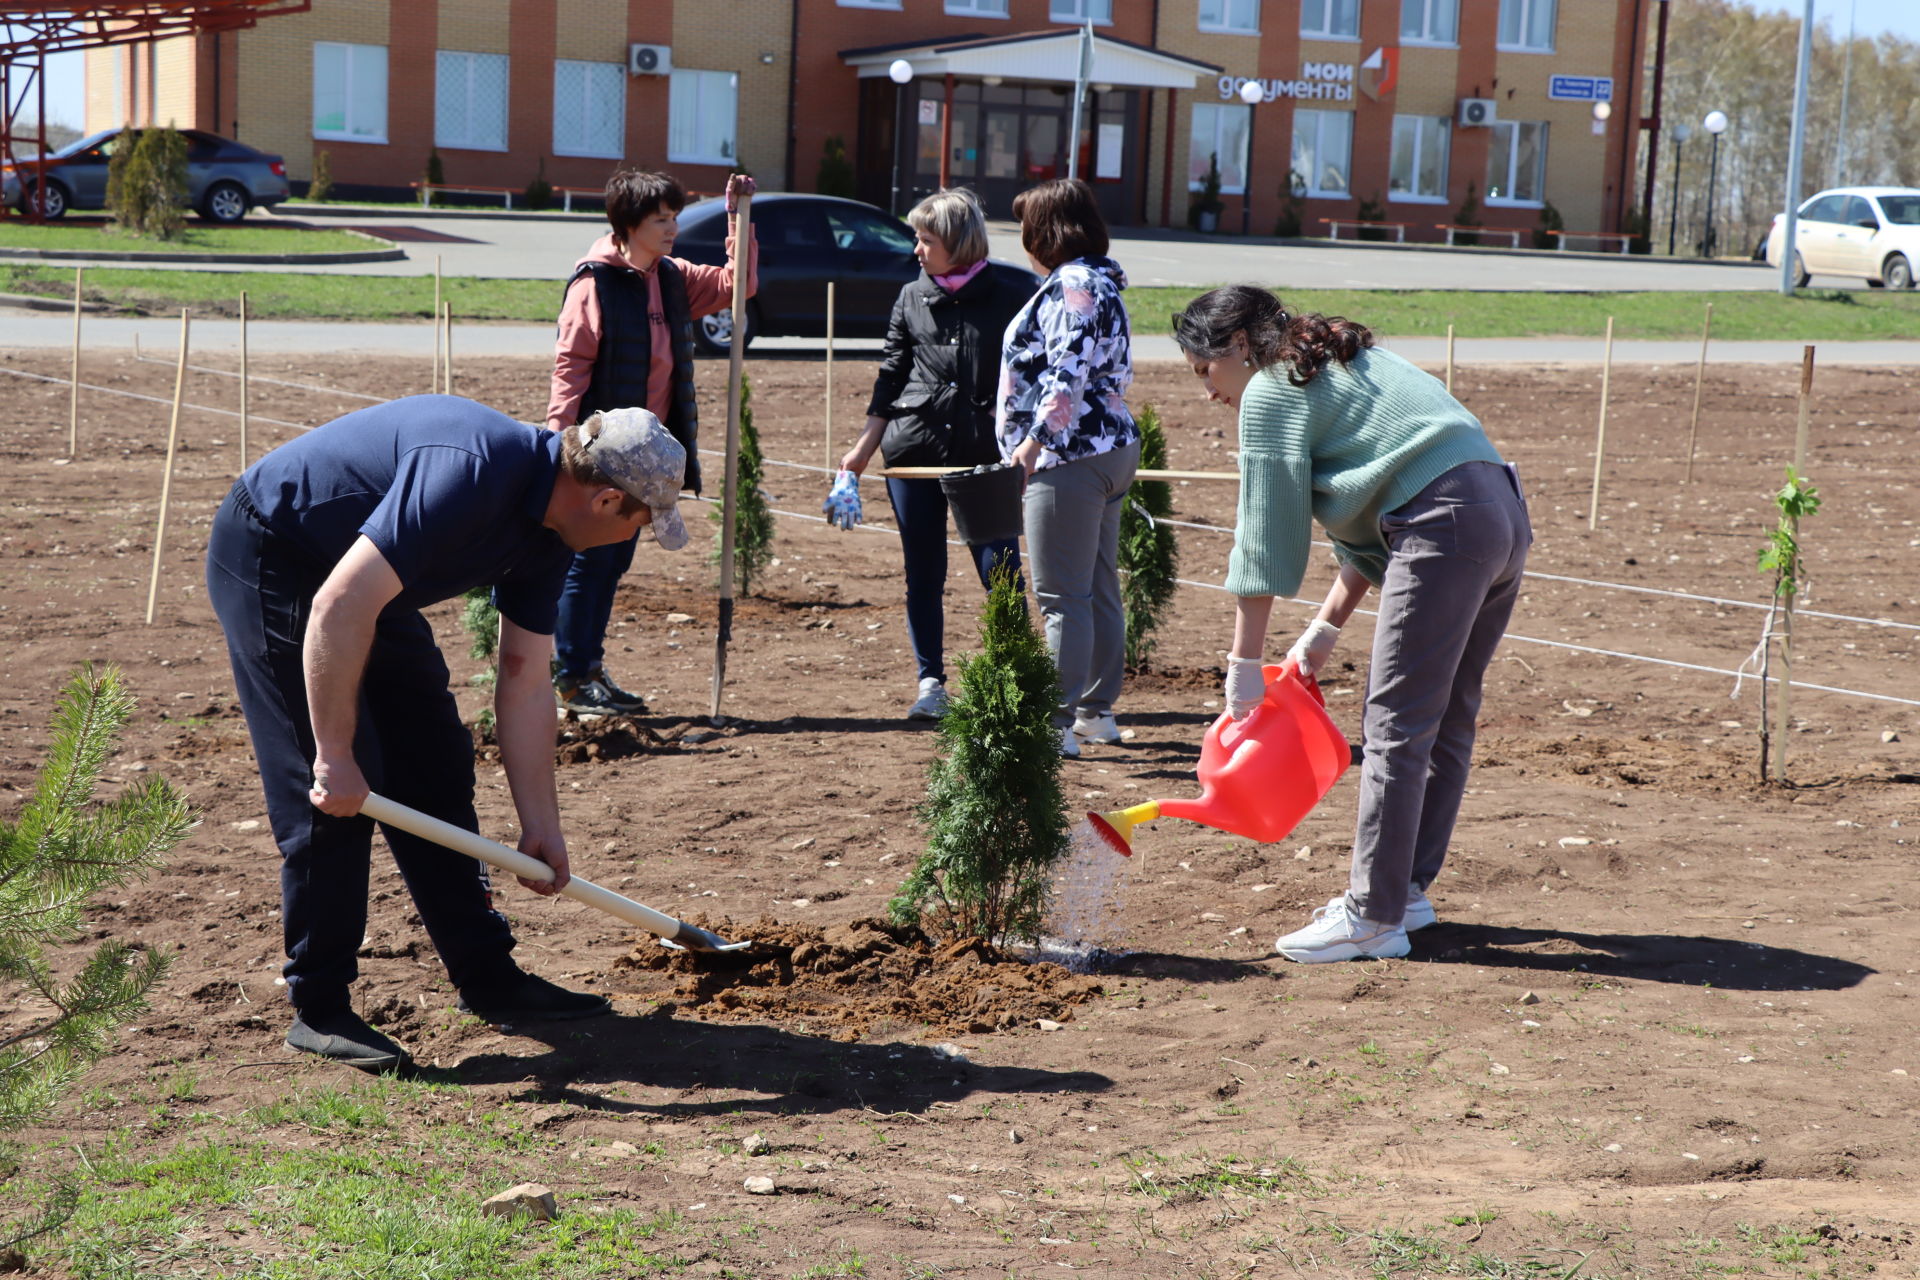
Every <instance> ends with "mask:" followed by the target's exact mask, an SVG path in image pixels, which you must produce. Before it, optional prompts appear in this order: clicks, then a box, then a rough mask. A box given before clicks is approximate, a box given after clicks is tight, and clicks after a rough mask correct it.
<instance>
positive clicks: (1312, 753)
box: [1087, 663, 1353, 856]
mask: <svg viewBox="0 0 1920 1280" xmlns="http://www.w3.org/2000/svg"><path fill="white" fill-rule="evenodd" d="M1263 671H1264V674H1265V675H1266V678H1267V693H1266V697H1265V698H1263V699H1262V700H1261V702H1260V705H1259V706H1257V707H1255V708H1254V709H1253V711H1252V712H1251V713H1250V714H1249V715H1248V716H1247V718H1246V719H1244V720H1240V721H1235V720H1234V718H1233V717H1232V716H1231V715H1228V714H1224V713H1223V714H1222V715H1221V717H1220V718H1219V719H1218V720H1216V721H1214V722H1213V727H1212V728H1210V729H1208V730H1207V736H1206V740H1205V741H1204V742H1203V743H1202V744H1201V746H1200V767H1199V770H1198V772H1199V775H1200V798H1199V799H1198V800H1149V801H1147V802H1146V803H1144V804H1136V805H1134V806H1132V807H1131V808H1127V809H1116V810H1114V811H1113V812H1111V813H1090V814H1088V815H1087V820H1088V821H1089V822H1091V823H1092V824H1093V829H1094V830H1095V831H1096V832H1098V833H1099V834H1100V836H1101V838H1102V839H1104V840H1105V841H1106V842H1107V843H1108V844H1109V845H1112V846H1113V848H1114V851H1115V852H1117V853H1121V854H1125V855H1128V856H1131V855H1132V853H1133V845H1132V839H1133V829H1134V827H1136V826H1138V825H1139V824H1140V823H1142V822H1151V821H1153V819H1155V818H1160V817H1167V818H1186V819H1188V820H1189V821H1192V822H1199V823H1204V824H1205V825H1207V826H1209V827H1218V828H1219V829H1220V830H1222V831H1230V832H1232V833H1233V834H1234V835H1237V836H1245V837H1246V838H1247V839H1249V840H1258V841H1261V842H1262V843H1271V842H1272V841H1275V840H1284V839H1285V838H1286V836H1287V833H1288V832H1290V831H1292V830H1293V829H1294V828H1295V827H1296V826H1298V825H1299V824H1300V819H1302V818H1304V817H1306V816H1307V814H1308V813H1309V812H1311V811H1312V809H1313V806H1314V805H1316V804H1318V803H1320V797H1322V796H1324V795H1326V794H1327V792H1329V791H1331V790H1332V789H1333V784H1334V783H1335V782H1337V781H1339V778H1340V775H1341V774H1343V773H1345V772H1346V771H1347V766H1349V765H1350V764H1352V763H1353V751H1352V748H1350V747H1349V746H1348V745H1347V737H1346V735H1345V734H1344V733H1342V732H1340V729H1339V727H1338V726H1337V725H1335V724H1334V723H1333V718H1332V717H1331V716H1329V715H1328V714H1327V704H1326V700H1325V699H1324V698H1322V697H1321V696H1320V686H1319V684H1317V683H1316V682H1315V681H1314V679H1313V678H1312V677H1311V676H1306V675H1302V674H1301V673H1300V670H1299V668H1298V667H1296V666H1294V665H1293V664H1292V663H1288V664H1286V665H1284V666H1267V667H1265V668H1263Z"/></svg>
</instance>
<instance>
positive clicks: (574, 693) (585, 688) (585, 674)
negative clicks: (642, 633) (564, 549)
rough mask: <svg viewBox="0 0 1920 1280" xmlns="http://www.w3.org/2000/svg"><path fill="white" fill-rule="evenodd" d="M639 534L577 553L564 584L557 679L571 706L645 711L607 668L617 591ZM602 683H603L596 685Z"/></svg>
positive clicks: (557, 636) (556, 647)
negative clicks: (607, 654)
mask: <svg viewBox="0 0 1920 1280" xmlns="http://www.w3.org/2000/svg"><path fill="white" fill-rule="evenodd" d="M638 540H639V535H637V534H636V535H635V536H634V537H632V538H628V539H627V540H626V541H625V542H615V543H611V544H609V545H607V546H604V547H590V548H588V549H587V550H585V551H578V552H575V553H574V557H573V564H572V565H570V566H569V567H568V569H567V581H566V585H565V586H563V587H562V588H561V589H560V612H559V617H558V618H557V619H556V621H555V624H554V635H553V647H554V653H555V655H556V656H557V657H558V658H559V664H560V665H559V670H558V671H557V672H556V673H555V685H556V687H557V688H558V689H559V691H560V696H561V700H562V701H563V702H565V703H566V704H567V705H568V706H569V707H574V708H575V709H577V710H588V711H617V712H637V711H644V710H645V709H646V704H645V703H644V702H643V701H642V700H641V699H639V698H637V697H635V696H633V695H632V694H629V693H626V692H625V691H624V690H622V689H620V688H619V686H617V685H615V684H614V683H613V681H612V680H611V679H610V678H609V677H608V676H607V674H606V667H605V658H606V645H607V624H608V623H609V622H611V621H612V620H613V596H614V592H615V590H616V589H617V588H618V587H619V585H620V579H621V577H622V576H623V575H624V574H625V573H626V571H627V570H628V569H629V568H630V567H632V565H633V549H634V545H635V544H636V543H637V542H638ZM596 682H597V683H598V684H599V685H600V686H601V687H600V688H599V689H595V688H594V687H593V686H594V684H595V683H596Z"/></svg>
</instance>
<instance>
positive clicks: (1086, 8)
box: [1047, 0, 1113, 27]
mask: <svg viewBox="0 0 1920 1280" xmlns="http://www.w3.org/2000/svg"><path fill="white" fill-rule="evenodd" d="M1047 17H1048V18H1049V19H1050V20H1052V21H1054V22H1071V23H1074V24H1075V25H1078V24H1080V23H1082V22H1091V23H1093V24H1094V25H1095V26H1102V27H1103V26H1106V25H1107V24H1108V23H1110V22H1112V21H1113V0H1052V4H1051V5H1050V7H1049V8H1048V10H1047Z"/></svg>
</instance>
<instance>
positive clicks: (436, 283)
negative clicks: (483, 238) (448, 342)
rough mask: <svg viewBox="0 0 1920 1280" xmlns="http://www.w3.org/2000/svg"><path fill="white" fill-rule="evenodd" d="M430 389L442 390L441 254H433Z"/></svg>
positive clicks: (433, 390) (435, 391) (430, 390)
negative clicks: (431, 368)
mask: <svg viewBox="0 0 1920 1280" xmlns="http://www.w3.org/2000/svg"><path fill="white" fill-rule="evenodd" d="M427 389H428V391H429V392H432V393H436V394H437V393H438V392H439V390H440V255H439V254H437V253H436V254H434V255H433V381H432V383H431V384H430V385H429V386H428V388H427Z"/></svg>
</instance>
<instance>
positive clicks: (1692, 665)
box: [695, 497, 1920, 707]
mask: <svg viewBox="0 0 1920 1280" xmlns="http://www.w3.org/2000/svg"><path fill="white" fill-rule="evenodd" d="M695 501H698V502H706V503H714V502H717V501H718V499H716V498H706V497H702V498H697V499H695ZM767 509H768V510H769V511H771V512H772V513H773V514H774V515H776V516H786V517H787V518H789V519H792V520H809V521H812V522H813V523H815V524H830V523H832V522H831V521H829V520H827V519H826V518H825V517H824V516H815V515H808V514H806V513H805V512H801V511H782V510H780V509H779V508H778V507H769V508H767ZM854 527H855V528H856V529H868V530H871V531H872V532H874V533H890V534H892V535H893V536H894V537H896V538H897V537H899V536H900V531H899V530H898V529H890V528H887V527H885V526H882V525H868V524H860V525H855V526H854ZM947 544H948V545H949V546H956V547H957V546H964V545H966V544H964V543H961V542H957V541H955V540H954V539H952V538H948V539H947ZM1174 581H1175V582H1177V583H1179V584H1180V585H1181V586H1184V587H1204V588H1205V589H1207V590H1209V591H1226V589H1227V588H1226V587H1225V586H1224V585H1223V584H1221V583H1218V582H1199V581H1196V580H1195V579H1192V578H1175V579H1174ZM1288 603H1290V604H1299V605H1307V606H1309V607H1312V608H1318V607H1319V605H1320V602H1319V601H1318V600H1307V599H1304V598H1302V597H1300V596H1293V597H1290V598H1289V601H1288ZM1354 612H1355V613H1362V614H1365V615H1367V616H1368V617H1370V618H1377V617H1379V616H1380V615H1379V612H1378V611H1377V610H1374V609H1356V610H1354ZM1505 639H1508V640H1512V641H1516V642H1518V643H1521V644H1537V645H1545V646H1546V647H1547V648H1550V649H1570V650H1572V651H1573V652H1575V653H1591V654H1594V655H1596V656H1598V657H1602V658H1619V659H1621V660H1623V661H1626V662H1651V663H1653V664H1655V665H1657V666H1662V667H1678V668H1679V669H1680V670H1682V671H1699V672H1704V673H1705V674H1707V675H1713V676H1738V675H1739V674H1740V673H1739V672H1737V671H1729V670H1727V669H1726V668H1724V667H1709V666H1704V665H1702V664H1700V663H1697V662H1680V661H1678V660H1676V659H1673V658H1655V657H1651V656H1649V655H1647V654H1643V653H1628V652H1626V651H1625V650H1622V649H1599V648H1595V647H1594V646H1592V645H1584V644H1573V643H1571V642H1570V641H1566V640H1546V639H1542V638H1541V637H1539V636H1523V635H1517V634H1515V633H1514V632H1511V631H1509V632H1507V634H1506V636H1505ZM1748 678H1749V679H1752V678H1753V677H1752V676H1749V677H1748ZM1766 678H1767V680H1768V681H1770V682H1772V683H1774V684H1779V683H1780V677H1779V676H1768V677H1766ZM1791 685H1792V687H1793V688H1795V689H1806V690H1809V691H1812V692H1815V693H1837V694H1841V695H1844V696H1846V697H1850V698H1867V699H1870V700H1872V701H1874V702H1893V703H1898V704H1899V705H1901V706H1905V707H1920V699H1914V698H1897V697H1895V696H1894V695H1892V694H1890V693H1870V692H1868V691H1866V690H1864V689H1842V688H1838V687H1836V686H1834V685H1826V684H1808V683H1806V682H1805V681H1801V680H1795V681H1792V682H1791Z"/></svg>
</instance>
